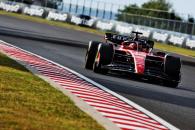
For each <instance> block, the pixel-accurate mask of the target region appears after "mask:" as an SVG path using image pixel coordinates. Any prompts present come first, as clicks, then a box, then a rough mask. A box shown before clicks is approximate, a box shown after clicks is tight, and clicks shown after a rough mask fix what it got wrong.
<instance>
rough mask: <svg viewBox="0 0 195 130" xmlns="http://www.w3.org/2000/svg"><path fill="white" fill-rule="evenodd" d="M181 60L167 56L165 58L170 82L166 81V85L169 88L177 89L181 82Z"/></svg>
mask: <svg viewBox="0 0 195 130" xmlns="http://www.w3.org/2000/svg"><path fill="white" fill-rule="evenodd" d="M180 69H181V61H180V58H177V57H173V56H170V55H167V56H166V57H165V63H164V72H165V73H166V74H167V75H168V76H169V78H170V80H165V81H164V84H165V86H168V87H174V88H175V87H177V86H178V84H179V81H180V78H181V76H180Z"/></svg>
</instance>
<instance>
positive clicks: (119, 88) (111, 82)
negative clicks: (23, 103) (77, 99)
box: [0, 16, 195, 130]
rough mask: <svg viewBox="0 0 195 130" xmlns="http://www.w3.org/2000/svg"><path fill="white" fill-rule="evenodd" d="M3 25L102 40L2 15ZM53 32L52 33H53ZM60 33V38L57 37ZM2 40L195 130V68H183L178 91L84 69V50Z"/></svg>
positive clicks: (1, 21) (81, 38) (8, 39)
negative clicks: (65, 67) (67, 68)
mask: <svg viewBox="0 0 195 130" xmlns="http://www.w3.org/2000/svg"><path fill="white" fill-rule="evenodd" d="M0 26H4V27H6V26H8V27H9V28H16V29H20V30H21V29H22V30H23V31H32V32H39V33H40V32H41V34H45V35H48V36H56V37H64V38H68V39H72V40H74V39H76V40H79V39H80V40H81V41H82V42H86V41H88V40H91V39H94V40H99V39H101V37H99V36H96V35H92V34H88V33H83V32H79V31H74V30H69V29H61V28H57V27H50V26H47V25H42V24H37V23H32V22H27V21H21V20H17V19H14V18H9V17H4V16H0ZM52 32H53V33H52ZM58 34H59V35H58ZM0 39H1V40H4V41H6V42H9V43H11V44H13V45H16V46H18V47H21V48H23V49H25V50H28V51H31V52H33V53H36V54H38V55H41V56H43V57H45V58H48V59H50V60H52V61H55V62H57V63H60V64H62V65H64V66H67V67H69V68H71V69H73V70H75V71H77V72H79V73H81V74H83V75H85V76H87V77H88V78H91V79H92V80H94V81H96V82H98V83H100V84H102V85H104V86H106V87H107V88H109V89H111V90H113V91H115V92H116V93H118V94H120V95H122V96H124V97H126V98H128V99H130V100H131V101H134V102H135V103H137V104H139V105H141V106H142V107H144V108H146V109H147V110H149V111H151V112H153V113H154V114H156V115H158V116H160V117H161V118H163V119H165V120H166V121H168V122H170V123H171V124H173V125H174V126H176V127H178V128H180V129H182V130H195V123H194V122H195V68H194V67H192V66H186V65H183V66H182V81H181V83H180V85H179V87H178V88H177V89H173V88H168V87H164V86H162V85H160V84H158V83H148V82H147V81H144V80H137V79H136V80H134V79H132V78H130V77H129V78H127V76H122V75H113V74H110V75H101V74H95V73H93V72H92V71H89V70H85V69H84V57H85V51H86V50H85V49H84V48H80V47H73V46H67V45H62V44H54V43H47V42H41V41H34V40H28V39H22V38H16V37H10V36H2V35H0Z"/></svg>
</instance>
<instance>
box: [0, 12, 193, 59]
mask: <svg viewBox="0 0 195 130" xmlns="http://www.w3.org/2000/svg"><path fill="white" fill-rule="evenodd" d="M0 15H7V16H12V17H17V18H20V19H24V20H29V21H33V22H38V23H44V24H49V25H53V26H58V27H64V28H68V29H74V30H79V31H84V32H89V33H93V34H98V35H102V36H103V34H104V32H103V31H100V30H96V29H91V28H86V27H80V26H76V25H72V24H69V23H63V22H57V21H49V20H46V19H42V18H39V17H32V16H28V15H24V14H16V13H10V12H6V11H0ZM155 48H157V49H160V50H164V51H168V52H173V53H177V54H180V55H185V56H193V57H195V51H194V50H189V49H184V48H181V47H176V46H171V45H167V44H161V43H156V45H155Z"/></svg>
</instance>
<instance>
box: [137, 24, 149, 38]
mask: <svg viewBox="0 0 195 130" xmlns="http://www.w3.org/2000/svg"><path fill="white" fill-rule="evenodd" d="M135 31H137V32H141V33H143V36H144V37H147V38H149V37H150V35H151V30H149V29H146V28H143V27H139V26H137V27H136V28H135Z"/></svg>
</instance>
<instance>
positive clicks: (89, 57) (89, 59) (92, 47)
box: [85, 41, 100, 70]
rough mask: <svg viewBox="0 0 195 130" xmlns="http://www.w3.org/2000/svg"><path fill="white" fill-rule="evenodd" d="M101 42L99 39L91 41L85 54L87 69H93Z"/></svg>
mask: <svg viewBox="0 0 195 130" xmlns="http://www.w3.org/2000/svg"><path fill="white" fill-rule="evenodd" d="M99 44H100V42H97V41H90V42H89V45H88V49H87V52H86V56H85V68H86V69H90V70H92V69H93V64H94V61H95V57H96V53H97V49H98V45H99Z"/></svg>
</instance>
